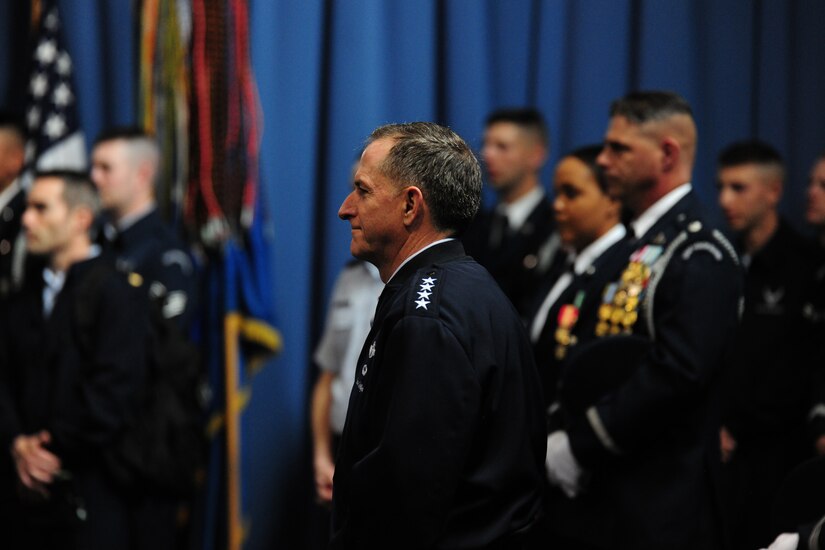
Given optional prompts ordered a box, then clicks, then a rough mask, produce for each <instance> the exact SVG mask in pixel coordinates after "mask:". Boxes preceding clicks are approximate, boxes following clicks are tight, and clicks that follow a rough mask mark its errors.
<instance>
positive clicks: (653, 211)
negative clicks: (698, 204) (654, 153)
mask: <svg viewBox="0 0 825 550" xmlns="http://www.w3.org/2000/svg"><path fill="white" fill-rule="evenodd" d="M691 189H692V186H691V184H690V182H687V183H683V184H682V185H680V186H679V187H677V188H676V189H674V190H672V191H671V192H669V193H668V194H667V195H665V196H664V197H662V198H661V199H659V200H658V201H656V202H654V203H653V204H652V205H651V206H650V208H648V209H647V210H645V211H644V212H642V215H641V216H639V217H638V218H636V219H635V220H633V221H632V222H630V226H631V227H632V228H633V234H634V235H635V236H636V238H637V239H639V238H641V237H643V236H644V234H645V233H647V232H648V231H649V230H650V228H651V227H653V225H654V224H655V223H656V222H657V221H659V219H660V218H661V217H662V216H664V215H665V214H666V213H667V211H668V210H670V209H671V208H673V207H674V206H675V205H676V203H677V202H679V201H680V200H682V198H683V197H684V196H685V195H687V194H688V193H690V190H691Z"/></svg>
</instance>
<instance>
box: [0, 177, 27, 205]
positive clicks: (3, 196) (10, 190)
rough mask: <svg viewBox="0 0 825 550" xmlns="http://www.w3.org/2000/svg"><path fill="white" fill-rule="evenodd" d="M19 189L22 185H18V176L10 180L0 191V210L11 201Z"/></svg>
mask: <svg viewBox="0 0 825 550" xmlns="http://www.w3.org/2000/svg"><path fill="white" fill-rule="evenodd" d="M20 189H22V187H20V178H17V179H15V180H14V181H13V182H11V183H10V184H9V186H8V187H6V188H5V189H3V191H2V192H0V210H2V209H3V208H5V207H6V205H7V204H9V202H11V200H12V199H13V198H14V196H15V195H16V194H17V193H18V192H19V191H20Z"/></svg>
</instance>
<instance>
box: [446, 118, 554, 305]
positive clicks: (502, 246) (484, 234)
mask: <svg viewBox="0 0 825 550" xmlns="http://www.w3.org/2000/svg"><path fill="white" fill-rule="evenodd" d="M548 149H549V134H548V131H547V125H546V124H545V121H544V117H543V116H542V115H541V113H540V112H538V111H537V110H535V109H529V108H523V109H502V110H498V111H494V112H493V113H491V114H490V116H488V117H487V123H486V128H485V131H484V144H483V146H482V149H481V156H482V160H483V161H484V167H485V169H486V171H487V180H488V182H489V183H490V186H491V187H492V188H493V190H495V192H496V195H497V196H498V204H497V205H496V207H495V208H494V209H493V210H491V211H488V212H481V213H480V214H479V215H478V217H477V218H476V219H475V220H474V221H473V223H472V224H471V225H470V227H469V228H468V230H467V232H466V234H465V235H464V237H463V238H462V240H463V242H464V246H465V247H466V249H467V254H469V255H470V256H472V257H473V258H474V259H475V260H476V261H477V262H478V263H480V264H481V265H482V266H484V267H486V268H487V270H488V271H489V272H490V274H491V275H492V276H493V278H494V279H495V280H496V281H497V282H498V284H499V285H500V286H501V289H502V290H503V291H504V294H506V295H507V297H508V298H510V300H511V301H512V302H513V304H514V305H515V306H516V309H518V310H519V313H520V314H521V315H522V316H525V317H526V316H527V314H528V313H529V311H528V309H529V308H530V306H532V299H533V298H534V294H535V292H536V291H537V289H538V286H540V285H541V283H542V281H543V277H544V275H546V274H547V273H548V272H549V271H550V268H551V267H552V266H553V262H554V260H556V259H557V257H556V253H557V252H558V250H559V246H560V241H559V239H558V236H557V235H555V233H554V230H555V223H554V221H553V207H552V205H551V204H550V201H549V200H548V199H547V197H546V196H545V192H544V187H543V186H542V185H541V180H540V171H541V168H542V166H544V163H545V162H546V161H547V154H548Z"/></svg>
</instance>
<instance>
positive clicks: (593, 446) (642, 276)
mask: <svg viewBox="0 0 825 550" xmlns="http://www.w3.org/2000/svg"><path fill="white" fill-rule="evenodd" d="M695 151H696V127H695V125H694V121H693V116H692V114H691V109H690V106H689V104H688V103H687V102H686V101H685V100H684V99H682V98H681V97H680V96H678V95H676V94H674V93H671V92H636V93H631V94H629V95H627V96H625V97H623V98H621V99H619V100H617V101H615V102H614V103H613V105H612V107H611V111H610V124H609V126H608V129H607V132H606V134H605V140H604V148H603V150H602V152H601V154H600V155H599V157H598V163H599V165H600V166H601V167H602V168H603V169H604V173H605V177H606V178H607V182H608V190H609V192H610V194H611V195H612V196H614V197H616V198H618V199H619V200H621V202H622V204H623V206H624V207H625V208H627V209H628V210H629V211H630V213H631V215H632V221H631V222H630V229H631V230H632V234H633V235H634V236H635V238H636V241H635V243H633V244H632V245H631V246H630V247H629V249H630V252H629V257H627V256H626V258H627V260H626V264H625V267H624V268H623V269H622V270H621V272H617V273H616V274H615V277H614V278H613V282H611V283H609V284H608V285H607V286H606V287H605V288H604V290H602V291H601V292H600V296H601V301H602V304H601V306H600V307H599V308H598V313H597V315H598V319H597V320H596V321H597V322H596V323H595V329H594V331H593V333H591V334H590V335H580V338H579V344H578V346H577V349H576V350H575V352H576V353H575V354H572V353H571V355H570V357H569V361H568V363H567V366H566V369H567V371H569V373H566V374H565V375H563V381H564V380H565V377H566V378H567V380H568V382H567V384H566V385H565V386H564V387H563V388H562V391H561V393H560V396H561V406H562V407H563V409H564V416H565V419H566V421H565V427H564V429H563V430H560V431H559V432H558V433H557V434H556V436H555V438H554V436H553V434H551V436H550V439H549V440H548V450H547V455H548V456H547V465H548V474H549V476H550V478H551V480H553V481H554V482H555V483H556V484H557V485H559V486H560V487H561V488H562V489H564V491H565V493H566V494H567V495H568V496H569V497H570V498H571V499H572V500H573V501H574V502H573V503H572V504H571V505H576V502H580V503H581V506H582V510H587V513H590V514H592V516H591V517H592V521H591V524H592V525H594V526H599V527H598V528H595V527H594V528H593V529H591V530H589V531H588V532H580V533H572V534H571V535H572V536H573V537H574V538H577V539H578V541H579V542H580V543H584V546H585V547H596V548H668V549H671V550H676V549H682V548H684V549H688V548H691V549H692V548H713V547H714V544H715V542H717V541H716V536H717V535H718V531H717V528H718V525H717V522H716V517H715V515H714V502H713V492H714V491H713V486H712V484H711V483H710V479H709V476H708V465H709V464H710V460H711V456H712V455H711V453H716V452H718V450H717V449H716V448H713V449H710V448H709V447H708V440H709V439H710V437H709V433H710V425H711V424H710V423H711V422H712V420H713V419H712V418H711V414H710V411H712V407H713V395H714V383H713V382H714V379H715V378H716V375H717V374H718V372H719V370H720V369H721V367H722V363H723V358H724V354H725V352H726V349H727V342H728V341H729V340H730V339H731V338H732V336H733V334H734V330H735V328H736V325H737V320H738V307H739V301H740V297H741V271H740V268H739V266H738V265H737V262H738V260H737V258H736V253H735V251H734V250H733V248H732V246H731V245H730V244H729V243H728V242H727V241H726V240H725V239H724V238H723V237H722V236H721V234H719V233H718V231H715V230H713V229H712V228H711V227H710V226H709V225H708V224H707V222H706V221H705V220H704V219H703V218H702V217H701V215H700V214H699V212H698V205H697V203H696V198H695V196H694V193H693V191H692V188H691V184H690V180H691V171H692V167H693V159H694V154H695ZM580 322H582V321H580ZM583 340H584V341H583ZM571 375H576V376H575V380H576V381H577V383H578V387H573V386H572V380H571V378H572V376H571ZM605 380H610V381H611V382H612V384H610V385H608V384H605ZM600 385H601V386H602V387H599V386H600ZM605 386H606V387H605ZM596 390H597V391H596Z"/></svg>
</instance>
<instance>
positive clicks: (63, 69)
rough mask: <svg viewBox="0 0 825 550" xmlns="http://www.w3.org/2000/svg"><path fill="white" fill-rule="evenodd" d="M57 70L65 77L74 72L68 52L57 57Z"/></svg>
mask: <svg viewBox="0 0 825 550" xmlns="http://www.w3.org/2000/svg"><path fill="white" fill-rule="evenodd" d="M55 68H56V69H57V72H58V73H59V74H61V75H63V76H66V75H67V74H69V73H70V72H72V58H71V57H69V54H67V53H66V52H60V54H59V55H58V56H57V63H55Z"/></svg>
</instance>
